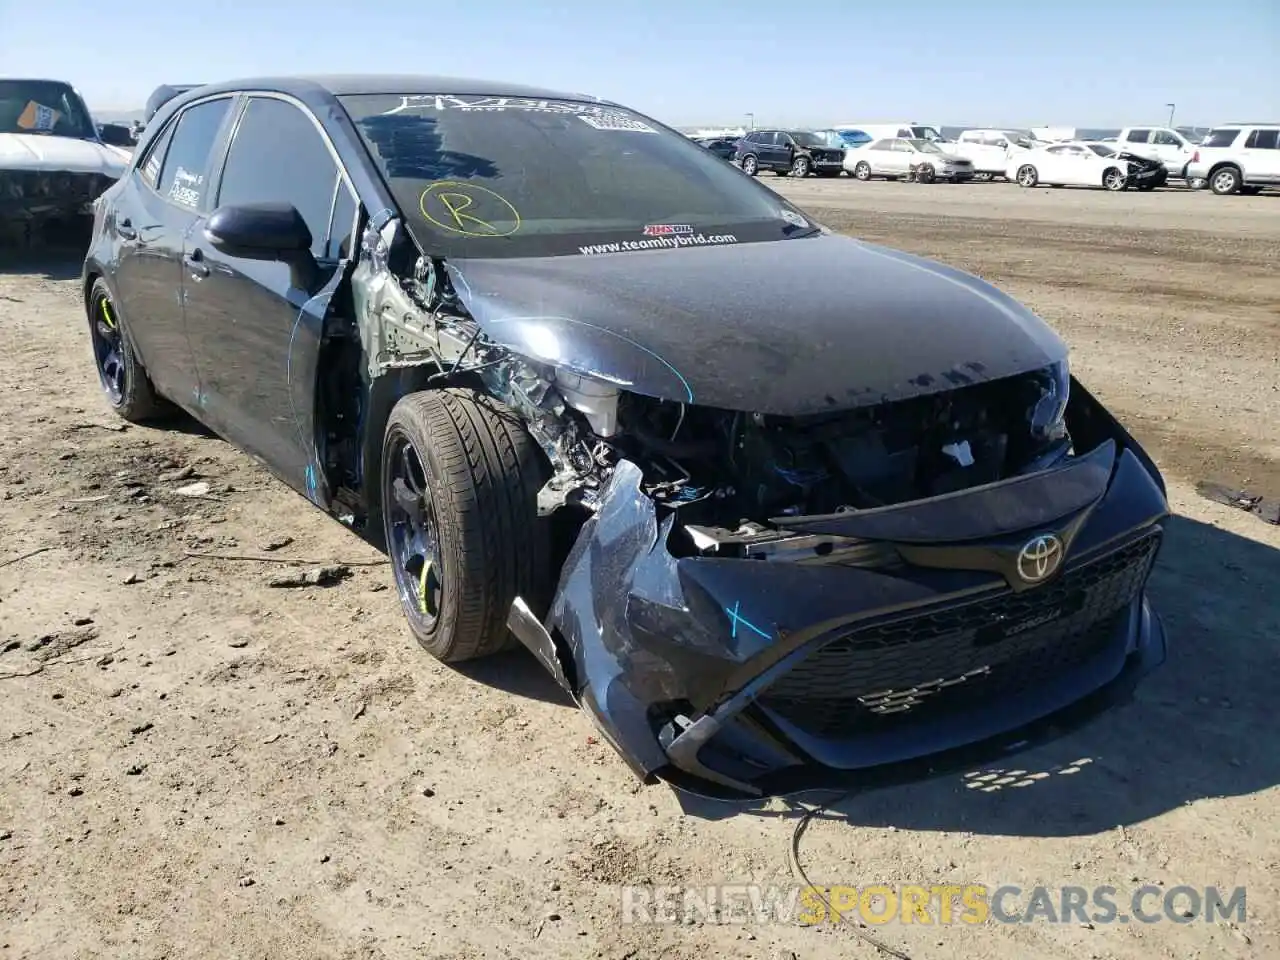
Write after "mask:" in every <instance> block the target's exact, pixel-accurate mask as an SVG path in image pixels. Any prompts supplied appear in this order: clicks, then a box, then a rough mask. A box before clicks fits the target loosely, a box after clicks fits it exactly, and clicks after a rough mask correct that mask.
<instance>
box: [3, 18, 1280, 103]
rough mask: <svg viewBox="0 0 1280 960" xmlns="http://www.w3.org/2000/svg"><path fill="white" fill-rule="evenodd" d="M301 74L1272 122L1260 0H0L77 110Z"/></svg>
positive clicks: (1268, 36) (1268, 50)
mask: <svg viewBox="0 0 1280 960" xmlns="http://www.w3.org/2000/svg"><path fill="white" fill-rule="evenodd" d="M362 7H363V8H364V9H366V10H368V11H370V12H368V13H361V12H359V11H360V10H361V8H362ZM304 72H311V73H318V72H328V73H351V72H379V73H387V72H392V73H440V74H450V75H458V76H471V77H482V78H490V79H501V80H511V81H517V82H526V83H532V84H537V85H543V86H548V87H553V88H558V89H568V90H572V91H576V92H582V93H591V94H594V95H597V96H601V97H605V98H607V99H611V100H617V101H620V102H622V103H625V104H627V105H628V106H631V107H634V108H635V109H638V110H641V111H643V112H645V113H649V114H652V115H653V116H656V117H658V118H659V119H661V120H664V121H666V122H667V123H671V124H675V125H687V124H740V123H743V122H744V118H745V116H746V114H747V113H748V112H750V113H752V114H754V116H755V122H756V124H757V125H771V124H788V125H792V124H794V125H822V124H826V123H833V122H837V121H840V120H858V121H864V122H871V121H876V120H888V121H895V120H912V121H917V122H921V123H938V124H952V123H967V124H974V125H987V124H990V125H1010V126H1012V125H1019V126H1031V125H1042V124H1044V125H1048V124H1054V125H1069V126H1081V127H1106V126H1121V125H1124V124H1128V123H1155V122H1161V121H1163V120H1165V119H1167V117H1168V112H1169V111H1168V107H1167V106H1166V104H1168V103H1176V104H1177V112H1176V117H1175V122H1176V123H1179V124H1183V123H1185V124H1211V123H1215V122H1223V121H1229V120H1280V0H1216V2H1209V3H1205V2H1196V3H1192V2H1189V0H1164V2H1153V0H1038V2H1037V0H1018V2H1011V0H970V2H967V3H965V2H955V0H950V2H941V0H897V2H890V3H884V4H881V3H875V4H873V3H869V2H867V0H804V2H790V3H787V2H779V0H679V2H672V0H597V2H580V0H562V2H555V0H471V2H447V0H443V2H442V0H433V2H421V0H382V2H369V0H366V2H365V3H360V2H359V0H345V2H338V0H220V2H218V3H203V4H200V3H192V4H183V3H174V4H164V3H161V4H156V3H146V4H144V3H140V2H138V0H0V75H7V76H46V77H56V78H60V79H66V80H70V81H71V82H72V83H74V84H75V85H76V86H77V87H79V89H80V91H81V92H82V93H83V94H84V96H85V98H86V99H87V100H88V101H89V105H90V107H91V108H92V109H93V110H94V111H95V112H105V111H110V110H128V109H135V108H139V107H141V106H142V104H143V103H144V102H145V100H146V97H147V95H148V94H149V93H150V92H151V90H152V89H154V88H155V87H156V86H157V85H158V84H161V83H183V82H196V81H201V82H208V81H212V80H221V79H229V78H232V77H237V76H261V75H264V74H280V73H304Z"/></svg>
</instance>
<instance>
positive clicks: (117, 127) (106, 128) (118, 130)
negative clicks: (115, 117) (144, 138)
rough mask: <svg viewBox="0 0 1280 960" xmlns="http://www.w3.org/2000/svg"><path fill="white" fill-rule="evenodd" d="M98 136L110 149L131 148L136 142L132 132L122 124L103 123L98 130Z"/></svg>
mask: <svg viewBox="0 0 1280 960" xmlns="http://www.w3.org/2000/svg"><path fill="white" fill-rule="evenodd" d="M98 136H99V137H100V138H101V139H102V142H103V143H105V144H107V145H108V146H111V147H133V146H134V145H135V144H136V143H137V142H138V141H137V140H136V139H135V138H134V136H133V131H132V130H130V129H129V128H128V127H126V126H125V125H124V124H122V123H104V124H103V125H102V127H101V128H100V129H99V130H98Z"/></svg>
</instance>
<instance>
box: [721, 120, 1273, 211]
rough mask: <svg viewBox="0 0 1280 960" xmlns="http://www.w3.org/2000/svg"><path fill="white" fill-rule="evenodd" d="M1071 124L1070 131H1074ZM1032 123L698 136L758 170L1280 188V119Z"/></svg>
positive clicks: (1221, 189)
mask: <svg viewBox="0 0 1280 960" xmlns="http://www.w3.org/2000/svg"><path fill="white" fill-rule="evenodd" d="M1072 132H1074V131H1072ZM1046 135H1047V134H1044V133H1041V134H1040V136H1037V134H1036V133H1033V132H1032V131H1030V130H1013V129H973V130H965V131H963V132H962V133H961V134H960V135H959V136H958V137H957V138H956V139H955V140H948V139H947V138H945V137H943V136H942V135H941V134H940V133H939V132H938V130H937V128H936V127H931V126H928V125H923V124H847V123H846V124H837V125H835V126H834V127H831V128H829V129H826V130H820V131H811V130H782V129H768V130H765V129H762V130H752V131H750V132H747V133H745V134H744V135H743V136H741V137H734V136H729V135H725V136H718V137H707V138H700V139H698V142H699V143H701V144H702V145H703V146H705V147H706V148H707V149H709V150H711V151H712V152H714V153H715V154H716V155H717V156H720V157H722V158H723V159H725V160H727V161H729V162H731V163H734V164H735V165H737V166H739V167H741V168H742V170H743V171H744V172H745V173H747V174H749V175H751V176H755V175H757V174H759V173H760V172H762V171H769V172H772V173H776V174H778V175H780V176H792V177H805V176H810V175H817V176H825V177H836V176H839V175H840V174H841V173H842V172H843V173H846V174H848V175H849V176H851V177H853V178H855V179H857V180H870V179H873V178H877V177H879V178H884V179H888V180H899V179H903V180H913V181H916V182H921V183H933V182H935V181H945V182H951V183H960V182H963V181H966V180H992V179H997V178H1000V179H1005V180H1008V181H1010V182H1013V183H1017V184H1019V185H1020V186H1022V187H1035V186H1054V187H1065V186H1079V187H1101V188H1103V189H1106V190H1113V191H1119V190H1127V189H1131V188H1132V189H1137V190H1154V189H1156V188H1157V187H1161V186H1164V185H1165V184H1167V183H1168V182H1169V181H1170V180H1171V179H1179V180H1183V181H1184V182H1185V183H1186V185H1187V186H1188V187H1191V188H1193V189H1200V188H1203V187H1208V188H1209V189H1211V190H1212V191H1213V192H1214V193H1217V194H1232V193H1244V194H1252V193H1257V192H1258V191H1260V190H1261V189H1263V188H1264V187H1266V186H1271V185H1276V186H1280V124H1277V123H1270V124H1257V123H1255V124H1240V123H1237V124H1225V125H1223V126H1219V127H1213V128H1211V129H1210V130H1209V132H1208V134H1207V135H1206V136H1205V137H1204V138H1203V140H1202V141H1201V142H1200V143H1199V144H1194V143H1192V142H1191V141H1190V140H1189V139H1188V138H1187V137H1186V136H1185V135H1184V134H1183V133H1182V132H1181V131H1179V130H1176V129H1174V128H1171V127H1125V128H1124V129H1122V130H1121V131H1120V133H1119V134H1118V135H1117V136H1116V137H1111V138H1107V139H1106V140H1088V139H1063V140H1057V141H1050V140H1045V139H1041V137H1043V136H1046Z"/></svg>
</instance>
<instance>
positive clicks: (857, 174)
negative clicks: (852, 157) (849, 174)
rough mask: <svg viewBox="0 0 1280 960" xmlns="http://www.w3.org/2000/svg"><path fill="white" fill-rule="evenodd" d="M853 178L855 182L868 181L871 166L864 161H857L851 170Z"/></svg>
mask: <svg viewBox="0 0 1280 960" xmlns="http://www.w3.org/2000/svg"><path fill="white" fill-rule="evenodd" d="M853 176H854V178H855V179H857V180H870V179H871V164H869V163H867V161H865V160H861V161H859V162H858V163H857V164H856V165H855V166H854V168H853Z"/></svg>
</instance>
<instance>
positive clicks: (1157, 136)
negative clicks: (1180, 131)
mask: <svg viewBox="0 0 1280 960" xmlns="http://www.w3.org/2000/svg"><path fill="white" fill-rule="evenodd" d="M1151 142H1152V143H1158V144H1160V146H1162V147H1180V146H1182V142H1181V141H1180V140H1179V139H1178V138H1177V137H1175V136H1174V135H1173V134H1172V133H1170V132H1169V131H1168V130H1157V131H1156V132H1155V133H1154V134H1152V136H1151Z"/></svg>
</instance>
